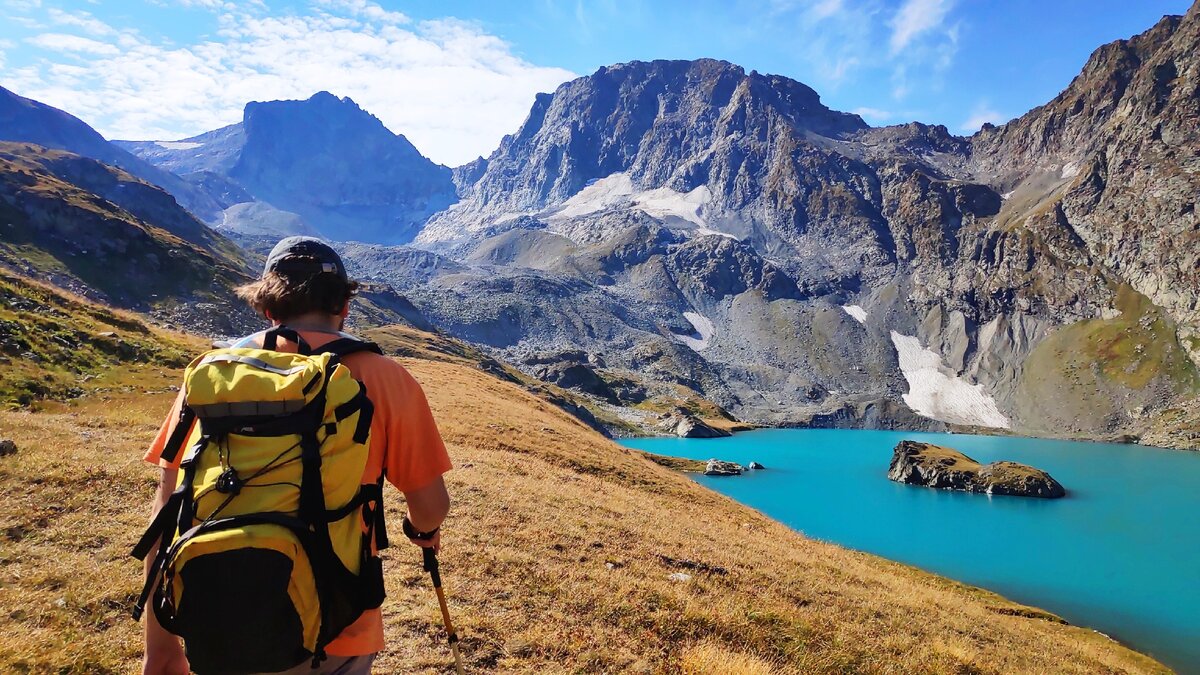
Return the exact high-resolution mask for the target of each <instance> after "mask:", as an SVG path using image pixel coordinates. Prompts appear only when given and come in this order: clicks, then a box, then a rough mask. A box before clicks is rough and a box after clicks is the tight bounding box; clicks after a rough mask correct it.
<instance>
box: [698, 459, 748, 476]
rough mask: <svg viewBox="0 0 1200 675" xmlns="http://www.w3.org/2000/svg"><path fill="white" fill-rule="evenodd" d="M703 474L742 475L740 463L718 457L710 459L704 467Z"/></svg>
mask: <svg viewBox="0 0 1200 675" xmlns="http://www.w3.org/2000/svg"><path fill="white" fill-rule="evenodd" d="M704 475H705V476H740V475H742V465H740V464H737V463H734V462H725V461H722V460H719V459H710V460H708V464H707V465H706V466H705V467H704Z"/></svg>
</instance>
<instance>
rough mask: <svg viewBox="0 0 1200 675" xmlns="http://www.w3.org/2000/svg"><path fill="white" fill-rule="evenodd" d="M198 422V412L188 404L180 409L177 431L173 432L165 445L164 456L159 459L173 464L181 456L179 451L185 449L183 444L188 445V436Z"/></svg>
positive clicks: (176, 422)
mask: <svg viewBox="0 0 1200 675" xmlns="http://www.w3.org/2000/svg"><path fill="white" fill-rule="evenodd" d="M195 422H196V411H195V410H192V407H191V406H190V405H188V404H186V403H184V404H183V407H181V408H180V409H179V419H177V420H175V429H174V431H172V432H171V436H170V437H169V438H167V442H166V444H165V445H163V451H162V454H161V455H159V458H160V459H162V460H163V461H164V462H167V463H171V462H174V461H175V458H176V457H177V456H178V455H179V451H180V450H181V449H183V444H184V443H187V439H188V436H189V435H191V433H192V425H193V424H195Z"/></svg>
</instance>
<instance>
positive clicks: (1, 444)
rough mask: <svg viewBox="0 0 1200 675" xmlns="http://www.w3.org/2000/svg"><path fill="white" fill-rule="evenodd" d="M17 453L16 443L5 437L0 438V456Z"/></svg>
mask: <svg viewBox="0 0 1200 675" xmlns="http://www.w3.org/2000/svg"><path fill="white" fill-rule="evenodd" d="M15 454H17V443H16V441H11V440H9V439H7V438H0V457H3V456H5V455H15Z"/></svg>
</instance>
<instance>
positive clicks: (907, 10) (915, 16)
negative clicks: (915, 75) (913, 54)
mask: <svg viewBox="0 0 1200 675" xmlns="http://www.w3.org/2000/svg"><path fill="white" fill-rule="evenodd" d="M953 6H954V0H905V2H904V4H903V5H902V6H901V7H900V10H899V11H898V12H896V16H895V18H893V19H892V37H891V41H890V44H891V51H892V54H893V55H895V54H898V53H900V51H901V50H903V49H904V48H905V47H907V46H908V45H909V44H910V43H911V42H912V41H913V40H915V39H916V38H918V37H920V36H921V35H922V34H924V33H928V32H930V31H933V30H936V29H937V28H939V27H940V26H941V25H942V22H943V21H945V19H946V15H947V14H948V13H949V12H950V9H951V7H953Z"/></svg>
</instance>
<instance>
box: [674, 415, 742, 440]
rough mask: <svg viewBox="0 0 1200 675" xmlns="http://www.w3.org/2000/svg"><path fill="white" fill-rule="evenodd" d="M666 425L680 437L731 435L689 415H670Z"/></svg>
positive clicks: (719, 436)
mask: <svg viewBox="0 0 1200 675" xmlns="http://www.w3.org/2000/svg"><path fill="white" fill-rule="evenodd" d="M666 426H667V428H669V429H671V431H672V432H673V433H674V434H675V435H676V436H678V437H680V438H721V437H724V436H731V435H732V434H730V433H729V432H728V431H725V430H724V429H718V428H716V427H713V426H710V425H709V424H707V423H705V422H704V421H703V420H701V419H699V418H697V417H693V416H691V415H681V416H675V417H670V418H668V419H667V423H666Z"/></svg>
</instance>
